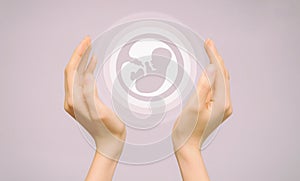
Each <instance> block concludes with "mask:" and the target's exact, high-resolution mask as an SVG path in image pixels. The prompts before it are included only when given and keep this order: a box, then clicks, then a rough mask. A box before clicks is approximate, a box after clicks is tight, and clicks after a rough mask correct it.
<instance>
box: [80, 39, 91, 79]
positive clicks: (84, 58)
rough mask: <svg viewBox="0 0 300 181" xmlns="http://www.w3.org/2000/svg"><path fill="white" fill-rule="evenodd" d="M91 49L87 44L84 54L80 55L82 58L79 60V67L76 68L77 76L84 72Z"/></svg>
mask: <svg viewBox="0 0 300 181" xmlns="http://www.w3.org/2000/svg"><path fill="white" fill-rule="evenodd" d="M91 49H92V47H91V44H89V46H88V47H87V49H86V50H85V52H84V54H83V55H82V58H81V59H80V60H79V65H78V68H77V71H78V73H79V74H83V73H84V72H85V71H86V68H87V64H88V60H89V57H90V52H91Z"/></svg>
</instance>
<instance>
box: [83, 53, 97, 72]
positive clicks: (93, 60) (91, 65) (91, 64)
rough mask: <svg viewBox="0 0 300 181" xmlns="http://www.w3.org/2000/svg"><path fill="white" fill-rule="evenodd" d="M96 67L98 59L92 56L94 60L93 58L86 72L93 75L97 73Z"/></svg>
mask: <svg viewBox="0 0 300 181" xmlns="http://www.w3.org/2000/svg"><path fill="white" fill-rule="evenodd" d="M96 65H97V60H96V57H95V56H92V58H91V60H90V62H89V64H88V66H87V68H86V71H85V72H86V73H91V74H93V73H94V71H95V68H96Z"/></svg>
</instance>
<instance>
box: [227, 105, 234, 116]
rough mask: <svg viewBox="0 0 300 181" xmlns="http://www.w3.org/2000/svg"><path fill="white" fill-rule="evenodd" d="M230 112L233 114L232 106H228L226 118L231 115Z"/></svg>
mask: <svg viewBox="0 0 300 181" xmlns="http://www.w3.org/2000/svg"><path fill="white" fill-rule="evenodd" d="M232 112H233V110H232V106H230V107H229V108H228V109H227V115H228V116H231V115H232Z"/></svg>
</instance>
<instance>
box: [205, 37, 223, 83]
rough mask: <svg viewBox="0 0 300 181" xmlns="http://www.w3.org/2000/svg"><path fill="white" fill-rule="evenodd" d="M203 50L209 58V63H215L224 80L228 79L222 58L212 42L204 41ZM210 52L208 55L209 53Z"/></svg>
mask: <svg viewBox="0 0 300 181" xmlns="http://www.w3.org/2000/svg"><path fill="white" fill-rule="evenodd" d="M205 50H206V52H207V54H208V56H209V59H210V61H211V63H216V64H217V65H218V66H220V68H221V69H222V72H223V74H224V76H225V77H226V78H228V77H229V75H228V72H227V69H226V67H225V65H224V61H223V58H222V57H221V55H220V54H219V52H218V50H217V48H216V46H215V44H214V42H213V41H212V40H210V39H207V40H206V41H205ZM209 52H210V53H209Z"/></svg>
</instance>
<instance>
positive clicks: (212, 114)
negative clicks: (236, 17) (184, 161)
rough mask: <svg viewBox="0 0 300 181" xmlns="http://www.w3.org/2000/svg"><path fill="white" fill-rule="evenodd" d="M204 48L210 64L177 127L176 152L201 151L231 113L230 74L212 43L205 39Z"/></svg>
mask: <svg viewBox="0 0 300 181" xmlns="http://www.w3.org/2000/svg"><path fill="white" fill-rule="evenodd" d="M204 47H205V50H206V53H207V55H208V57H209V59H210V64H209V65H208V66H207V67H206V69H205V71H204V72H203V74H202V75H201V77H200V79H199V81H198V85H197V87H196V91H195V94H194V95H192V96H191V97H190V99H189V101H188V102H187V104H186V105H185V107H184V109H183V111H182V113H181V114H180V116H179V117H178V118H177V120H176V122H175V124H174V127H173V133H172V138H173V145H174V149H175V151H177V150H178V149H180V148H181V147H182V146H188V147H189V146H191V147H193V148H196V149H199V148H201V146H202V144H203V142H204V141H205V139H206V138H207V137H208V136H209V134H211V133H212V132H213V131H214V130H215V129H216V128H217V127H218V126H219V125H220V124H221V123H222V122H223V121H225V120H226V119H227V118H228V117H229V116H230V115H231V114H232V104H231V99H230V87H229V73H228V71H227V69H226V67H225V65H224V62H223V59H222V57H221V56H220V55H219V53H218V51H217V49H216V47H215V45H214V43H213V42H212V40H206V41H205V45H204Z"/></svg>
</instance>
